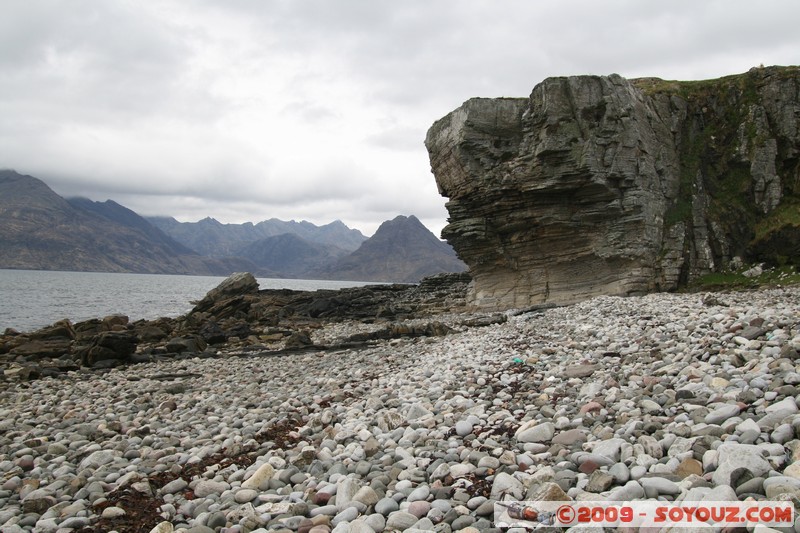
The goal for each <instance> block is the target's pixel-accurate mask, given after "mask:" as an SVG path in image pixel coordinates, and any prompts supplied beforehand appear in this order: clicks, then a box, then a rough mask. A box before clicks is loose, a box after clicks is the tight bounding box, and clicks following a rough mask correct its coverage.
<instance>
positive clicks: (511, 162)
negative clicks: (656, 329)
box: [426, 67, 800, 308]
mask: <svg viewBox="0 0 800 533" xmlns="http://www.w3.org/2000/svg"><path fill="white" fill-rule="evenodd" d="M426 146H427V148H428V151H429V154H430V160H431V166H432V170H433V173H434V174H435V177H436V181H437V184H438V187H439V191H440V192H441V194H442V195H444V196H447V197H448V198H449V199H450V200H449V202H448V203H447V208H448V211H449V213H450V219H449V224H448V226H447V227H446V228H445V229H444V231H443V236H444V237H445V238H446V239H447V240H448V241H449V242H450V243H451V244H452V245H453V247H454V248H455V250H456V251H457V253H458V255H459V257H460V258H461V259H463V260H464V261H465V262H466V263H467V264H468V265H469V267H470V272H471V274H472V276H473V279H474V286H473V287H472V289H471V292H470V297H469V300H470V302H471V303H473V304H475V305H477V306H481V307H486V308H512V307H516V308H521V307H528V306H531V305H536V304H541V303H545V302H557V303H567V302H574V301H578V300H581V299H584V298H587V297H591V296H595V295H600V294H616V295H624V294H635V293H643V292H649V291H656V290H673V289H676V288H678V287H680V286H682V285H684V284H686V283H687V282H689V281H690V280H693V279H695V278H697V277H699V276H701V275H703V274H706V273H709V272H714V271H719V270H722V269H725V268H727V267H728V265H729V263H730V262H731V261H732V260H733V259H734V258H735V257H738V258H741V259H744V260H745V261H749V262H758V261H767V262H772V263H785V262H793V263H795V264H797V263H798V261H799V260H800V254H798V248H797V243H798V242H800V238H798V235H800V213H799V211H798V209H799V208H798V206H800V69H799V68H797V67H770V68H757V69H752V70H751V71H750V72H748V73H746V74H742V75H737V76H730V77H726V78H721V79H718V80H708V81H700V82H668V81H663V80H659V79H640V80H626V79H623V78H622V77H620V76H617V75H611V76H579V77H569V78H551V79H547V80H545V81H544V82H542V83H541V84H539V85H537V86H536V87H535V88H534V90H533V92H532V94H531V95H530V97H529V98H514V99H509V98H502V99H479V98H476V99H472V100H469V101H467V102H465V103H464V104H463V105H462V106H461V107H460V108H458V109H457V110H455V111H453V112H452V113H450V114H449V115H447V116H446V117H444V118H442V119H441V120H439V121H437V122H436V123H435V124H434V125H433V126H432V127H431V129H430V130H429V131H428V135H427V138H426Z"/></svg>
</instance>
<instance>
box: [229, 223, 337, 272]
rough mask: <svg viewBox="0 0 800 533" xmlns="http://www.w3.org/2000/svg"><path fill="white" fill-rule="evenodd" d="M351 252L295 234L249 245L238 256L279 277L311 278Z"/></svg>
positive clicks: (284, 234) (283, 235) (238, 252)
mask: <svg viewBox="0 0 800 533" xmlns="http://www.w3.org/2000/svg"><path fill="white" fill-rule="evenodd" d="M348 253H349V252H348V251H347V250H344V249H342V248H339V247H338V246H334V245H332V244H319V243H316V242H309V241H307V240H305V239H303V238H301V237H299V236H298V235H296V234H294V233H283V234H281V235H275V236H273V237H267V238H265V239H260V240H258V241H255V242H253V243H250V244H248V245H246V246H244V247H242V248H240V249H239V250H237V252H236V255H237V256H240V257H245V258H247V259H248V260H250V261H252V262H253V263H255V264H257V265H258V266H259V267H262V268H267V269H269V270H272V271H273V272H276V273H277V275H278V276H280V277H292V278H311V277H314V275H315V272H316V271H318V270H320V269H322V268H326V267H327V266H329V265H331V264H332V263H334V262H336V260H338V259H339V258H341V257H344V256H346V255H347V254H348Z"/></svg>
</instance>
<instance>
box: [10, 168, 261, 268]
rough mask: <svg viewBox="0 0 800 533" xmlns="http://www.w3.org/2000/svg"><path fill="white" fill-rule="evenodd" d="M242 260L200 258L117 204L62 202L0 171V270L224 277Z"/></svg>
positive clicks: (36, 184)
mask: <svg viewBox="0 0 800 533" xmlns="http://www.w3.org/2000/svg"><path fill="white" fill-rule="evenodd" d="M254 267H255V265H253V264H252V263H249V262H247V261H244V260H235V259H234V260H230V259H227V260H217V259H209V258H206V257H202V256H200V255H199V254H197V253H195V252H192V251H191V250H188V249H187V248H186V247H184V246H182V245H180V244H178V243H176V242H175V241H173V240H172V239H170V238H169V237H168V236H166V235H165V234H163V233H162V232H161V231H159V230H158V229H156V228H154V227H153V226H152V225H150V224H149V223H148V222H147V221H146V220H144V219H143V218H141V217H140V216H139V215H137V214H136V213H134V212H133V211H130V210H129V209H126V208H124V207H122V206H121V205H119V204H116V203H114V202H105V203H99V202H92V201H91V200H86V199H75V200H72V201H67V200H65V199H64V198H62V197H61V196H59V195H57V194H56V193H55V192H53V190H52V189H50V187H48V186H47V185H46V184H45V183H44V182H42V181H41V180H39V179H37V178H34V177H32V176H25V175H22V174H18V173H17V172H14V171H13V170H0V268H16V269H32V270H77V271H89V272H141V273H162V274H213V275H228V274H230V273H231V272H232V271H235V270H249V269H253V268H254Z"/></svg>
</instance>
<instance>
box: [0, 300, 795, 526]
mask: <svg viewBox="0 0 800 533" xmlns="http://www.w3.org/2000/svg"><path fill="white" fill-rule="evenodd" d="M798 302H800V288H798V287H783V288H769V289H763V290H758V291H744V292H719V293H709V294H652V295H647V296H642V297H629V298H618V297H598V298H594V299H591V300H587V301H584V302H582V303H579V304H575V305H570V306H565V307H557V308H551V309H543V310H536V311H530V312H508V313H506V314H505V316H504V318H505V320H504V321H500V322H498V323H493V324H490V325H486V326H483V327H477V326H476V327H468V326H465V325H464V323H465V316H464V315H456V314H445V315H442V316H441V317H438V318H437V319H438V320H441V321H442V322H443V323H445V324H448V325H450V326H451V327H452V328H453V329H454V331H453V332H452V333H450V334H448V335H445V336H440V337H420V338H413V339H411V338H409V339H393V340H387V341H379V342H374V343H370V344H368V345H365V346H363V347H360V348H359V349H342V350H329V351H308V352H298V353H294V354H286V355H280V356H275V355H269V354H268V353H265V354H252V353H250V354H240V353H236V352H230V353H224V352H223V353H219V354H217V355H216V356H215V357H210V358H195V359H185V360H174V361H162V362H158V363H142V364H134V365H129V366H124V367H117V368H113V369H104V370H92V371H90V370H80V371H72V372H68V373H65V374H64V375H63V376H60V377H44V378H42V379H39V380H35V381H30V382H19V383H8V385H7V387H6V388H5V390H2V391H0V528H1V529H2V531H3V532H4V533H15V532H22V531H35V532H41V533H56V532H69V531H105V532H108V531H118V532H120V533H123V532H127V531H143V532H145V533H147V532H151V531H152V532H159V533H169V532H173V531H176V532H191V533H209V532H225V533H234V532H264V531H284V532H297V531H300V532H314V533H316V532H328V531H342V532H343V531H355V532H366V533H368V532H373V531H374V532H379V531H407V532H415V531H441V532H449V531H463V532H474V531H499V528H498V527H497V526H496V525H495V523H494V522H493V520H494V511H495V502H497V501H506V502H508V501H514V500H520V501H521V500H527V499H537V498H550V499H565V500H575V501H579V500H608V501H627V500H637V499H663V500H669V501H680V500H682V499H685V500H687V501H698V500H704V499H705V500H709V501H712V500H713V501H731V500H744V499H748V498H751V499H756V500H763V499H772V500H784V501H785V500H787V499H788V500H794V501H797V500H798V498H800V440H799V439H798V435H800V409H799V408H798V401H799V400H800V355H798V351H799V350H800V304H798ZM363 328H364V326H363V325H362V324H357V323H335V324H330V325H328V326H326V327H325V328H322V329H319V330H316V331H314V332H313V335H314V340H315V342H323V341H324V342H325V343H327V344H332V343H333V342H332V341H335V340H336V339H337V338H346V337H348V336H349V335H352V334H353V333H354V332H356V331H361V330H362V329H363ZM574 529H575V530H576V531H577V530H578V528H574ZM790 530H794V531H800V520H798V521H797V522H796V524H795V526H794V528H790ZM595 531H596V530H595ZM704 531H711V529H704Z"/></svg>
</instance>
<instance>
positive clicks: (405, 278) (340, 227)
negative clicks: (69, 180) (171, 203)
mask: <svg viewBox="0 0 800 533" xmlns="http://www.w3.org/2000/svg"><path fill="white" fill-rule="evenodd" d="M0 268H16V269H31V270H76V271H87V272H141V273H159V274H206V275H228V274H230V273H231V272H235V271H249V272H252V273H253V274H255V275H257V276H261V277H286V278H307V279H311V278H321V279H342V280H357V281H383V282H416V281H419V280H420V279H421V278H422V277H424V276H427V275H430V274H436V273H439V272H460V271H463V270H465V268H466V267H465V265H464V264H463V263H462V262H461V261H459V260H458V258H457V257H456V255H455V253H454V252H453V249H452V248H450V246H449V245H448V244H447V243H445V242H442V241H440V240H439V239H437V238H436V237H435V236H434V235H433V234H432V233H431V232H430V231H428V229H427V228H425V226H423V225H422V223H421V222H420V221H419V220H417V218H415V217H413V216H411V217H404V216H400V217H397V218H395V219H394V220H391V221H388V222H384V223H383V224H381V226H380V227H379V228H378V231H377V232H376V233H375V235H373V236H372V237H371V238H369V239H367V238H366V237H364V235H362V234H361V232H359V231H358V230H354V229H350V228H348V227H347V226H346V225H344V224H343V223H342V222H341V221H338V220H337V221H335V222H332V223H330V224H327V225H324V226H316V225H314V224H312V223H310V222H306V221H303V222H295V221H290V222H285V221H281V220H277V219H274V218H273V219H270V220H265V221H263V222H259V223H258V224H251V223H246V224H222V223H220V222H218V221H217V220H214V219H213V218H205V219H203V220H200V221H199V222H194V223H182V222H178V221H177V220H175V219H174V218H169V217H157V218H149V219H145V218H143V217H141V216H139V215H138V214H136V213H135V212H133V211H131V210H130V209H128V208H126V207H124V206H122V205H120V204H118V203H116V202H114V201H111V200H107V201H105V202H95V201H92V200H89V199H86V198H72V199H69V200H65V199H64V198H62V197H61V196H59V195H58V194H56V193H55V192H53V190H52V189H50V187H48V186H47V185H46V184H45V183H44V182H42V181H41V180H39V179H37V178H34V177H32V176H25V175H22V174H18V173H17V172H15V171H13V170H0Z"/></svg>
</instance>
